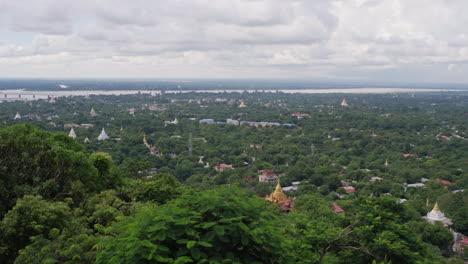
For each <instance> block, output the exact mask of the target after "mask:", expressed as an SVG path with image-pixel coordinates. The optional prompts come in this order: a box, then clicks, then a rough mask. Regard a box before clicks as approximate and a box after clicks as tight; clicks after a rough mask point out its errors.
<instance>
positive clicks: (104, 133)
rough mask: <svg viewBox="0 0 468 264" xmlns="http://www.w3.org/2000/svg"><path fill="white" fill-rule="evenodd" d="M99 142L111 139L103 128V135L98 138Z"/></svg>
mask: <svg viewBox="0 0 468 264" xmlns="http://www.w3.org/2000/svg"><path fill="white" fill-rule="evenodd" d="M97 139H98V140H106V139H109V136H108V135H107V133H106V130H105V129H104V128H102V131H101V134H99V136H98V137H97Z"/></svg>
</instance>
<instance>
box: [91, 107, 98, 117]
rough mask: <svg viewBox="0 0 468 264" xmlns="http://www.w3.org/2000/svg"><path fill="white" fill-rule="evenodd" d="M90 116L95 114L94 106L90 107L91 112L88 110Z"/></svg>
mask: <svg viewBox="0 0 468 264" xmlns="http://www.w3.org/2000/svg"><path fill="white" fill-rule="evenodd" d="M89 114H90V115H91V116H97V113H96V111H94V108H91V112H89Z"/></svg>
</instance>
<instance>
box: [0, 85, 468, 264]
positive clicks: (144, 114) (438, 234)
mask: <svg viewBox="0 0 468 264" xmlns="http://www.w3.org/2000/svg"><path fill="white" fill-rule="evenodd" d="M341 99H342V96H341V95H331V94H330V95H319V96H318V95H297V94H281V93H277V94H273V93H252V94H249V93H221V94H206V93H199V94H195V93H181V94H170V95H164V96H151V95H147V94H140V95H129V96H91V97H89V98H83V97H74V98H58V99H57V100H56V102H55V103H49V102H47V101H45V100H38V101H32V102H27V103H23V102H8V103H1V104H0V120H2V121H4V122H3V123H0V219H1V222H0V223H1V226H0V232H1V234H0V235H1V236H0V262H1V263H13V262H15V263H69V264H72V263H95V262H98V263H161V262H162V263H198V262H200V263H203V262H206V263H210V262H211V263H236V262H237V263H337V264H341V263H343V264H344V263H379V264H380V263H385V264H387V263H418V264H420V263H461V262H459V261H460V260H459V259H457V258H456V257H455V256H453V254H451V249H450V248H451V245H452V242H453V235H452V233H450V231H448V229H447V228H445V227H444V226H442V225H441V224H437V223H436V224H435V225H432V224H429V223H427V222H425V221H424V220H423V219H422V216H424V215H426V214H427V212H428V211H430V210H431V209H432V206H433V205H434V203H435V201H436V200H438V201H439V205H440V208H441V209H442V211H443V212H444V213H445V214H446V216H448V217H450V218H451V219H452V220H453V222H454V228H455V229H456V230H457V231H459V232H461V233H463V234H467V232H468V231H467V230H468V222H467V220H466V219H467V217H468V202H467V197H468V196H467V193H466V192H464V189H466V188H467V187H468V180H467V179H468V175H467V171H468V162H467V158H466V157H467V156H468V152H467V151H468V142H467V139H466V138H467V135H466V130H467V128H468V126H467V125H468V124H467V123H466V113H467V112H468V110H467V96H466V94H464V93H461V94H451V93H446V94H439V93H437V94H422V93H421V94H417V95H416V96H415V97H413V96H412V95H408V94H383V95H348V103H349V104H350V105H351V107H347V108H342V107H339V106H338V105H339V102H340V101H341ZM241 101H242V102H244V103H245V104H246V105H247V107H239V103H240V102H241ZM91 108H94V109H95V110H96V112H97V116H91V115H90V114H89V111H90V109H91ZM128 109H133V110H132V111H134V112H135V113H134V114H130V111H129V110H128ZM16 112H20V113H21V114H22V116H23V117H22V119H21V120H13V116H14V115H15V113H16ZM295 112H301V113H303V114H305V115H303V116H301V115H292V114H293V113H295ZM176 118H177V122H174V121H173V120H175V119H176ZM203 118H213V119H215V120H217V121H225V120H226V119H227V118H234V119H237V120H242V121H267V122H279V123H293V124H295V126H291V127H288V126H283V125H280V126H272V127H254V126H249V125H245V124H244V125H231V124H224V123H215V124H206V123H200V122H199V121H198V120H200V119H203ZM165 121H173V122H172V123H170V122H165ZM16 123H26V124H16ZM83 124H84V125H83ZM65 126H66V128H65ZM70 126H74V129H75V132H76V134H77V138H76V139H73V138H71V137H68V136H66V134H64V132H65V133H68V132H69V129H70ZM103 127H105V129H106V131H107V133H108V134H109V135H110V139H109V140H105V141H98V140H97V139H96V137H97V135H98V134H99V133H100V131H101V130H102V128H103ZM57 132H58V133H57ZM86 137H87V138H88V139H90V142H86V143H84V139H85V138H86ZM144 137H146V139H147V143H148V145H149V146H150V147H151V146H152V147H155V148H157V150H158V153H154V152H153V154H160V155H153V154H151V152H150V149H149V148H148V146H147V145H145V144H144V143H143V138H144ZM81 142H83V144H80V143H81ZM153 150H154V149H153ZM404 154H406V155H404ZM408 154H409V155H408ZM222 163H226V164H230V165H232V167H233V169H225V170H223V171H218V170H216V169H215V166H216V165H218V164H222ZM265 169H269V170H274V171H275V172H276V173H277V174H280V175H284V176H281V184H282V185H283V186H286V185H289V184H291V183H292V182H296V181H300V182H301V183H300V185H299V189H298V190H296V191H293V192H289V193H288V195H289V196H290V197H295V202H296V203H295V206H294V209H293V211H292V212H291V213H289V214H285V213H282V212H281V210H280V209H279V208H278V207H276V206H271V205H269V204H268V203H266V202H265V200H264V199H263V198H259V197H257V196H263V195H266V194H269V193H270V192H271V191H272V190H273V188H274V184H272V183H263V182H259V181H258V174H259V173H258V170H265ZM436 179H439V180H440V179H443V180H446V181H450V183H447V182H445V183H441V182H439V181H436ZM412 183H423V184H424V187H412V186H411V185H407V184H412ZM236 186H237V187H236ZM348 186H353V187H354V191H351V192H350V191H348V190H349V189H346V188H347V187H348ZM419 186H421V185H419ZM333 202H335V203H337V204H339V206H341V207H342V208H343V209H344V213H340V214H337V213H335V212H334V211H333V209H332V208H333V207H332V203H333ZM223 261H224V262H223Z"/></svg>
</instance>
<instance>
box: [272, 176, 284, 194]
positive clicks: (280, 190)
mask: <svg viewBox="0 0 468 264" xmlns="http://www.w3.org/2000/svg"><path fill="white" fill-rule="evenodd" d="M274 193H283V188H281V184H280V179H279V178H278V183H277V184H276V188H275V192H274Z"/></svg>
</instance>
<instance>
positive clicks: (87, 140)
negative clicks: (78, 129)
mask: <svg viewBox="0 0 468 264" xmlns="http://www.w3.org/2000/svg"><path fill="white" fill-rule="evenodd" d="M89 142H91V140H89V138H88V137H85V139H84V141H83V143H89Z"/></svg>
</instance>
